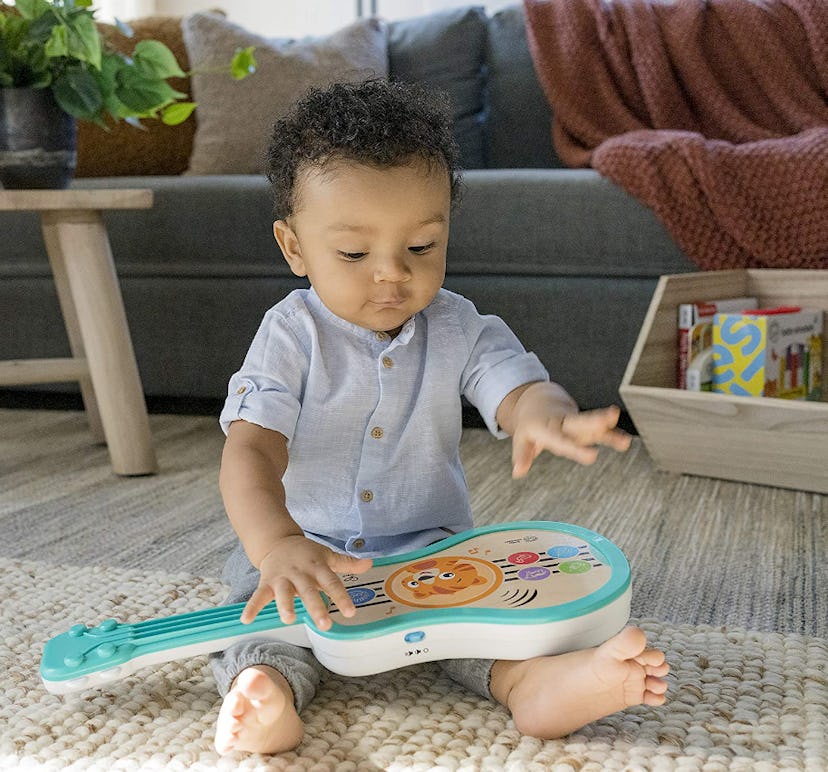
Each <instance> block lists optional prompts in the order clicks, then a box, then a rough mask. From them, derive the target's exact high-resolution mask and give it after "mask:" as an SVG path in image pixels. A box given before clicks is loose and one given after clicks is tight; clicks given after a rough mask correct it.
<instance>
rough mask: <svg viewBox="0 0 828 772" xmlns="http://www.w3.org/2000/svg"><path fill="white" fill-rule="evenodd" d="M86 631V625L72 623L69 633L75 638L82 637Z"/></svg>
mask: <svg viewBox="0 0 828 772" xmlns="http://www.w3.org/2000/svg"><path fill="white" fill-rule="evenodd" d="M85 632H86V625H81V624H77V625H72V626H71V627H70V628H69V635H71V636H72V637H73V638H80V637H81V636H82V635H83V634H84V633H85Z"/></svg>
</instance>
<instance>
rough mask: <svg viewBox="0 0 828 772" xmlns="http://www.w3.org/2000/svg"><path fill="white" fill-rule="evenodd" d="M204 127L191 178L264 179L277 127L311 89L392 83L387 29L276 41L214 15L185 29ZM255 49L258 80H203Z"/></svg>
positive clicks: (366, 23) (191, 20) (192, 20)
mask: <svg viewBox="0 0 828 772" xmlns="http://www.w3.org/2000/svg"><path fill="white" fill-rule="evenodd" d="M183 29H184V42H185V43H186V46H187V54H188V56H189V59H190V65H191V66H192V68H193V69H194V70H196V71H198V70H201V71H202V72H195V73H194V74H193V77H192V81H193V83H192V87H193V95H194V97H195V100H196V102H198V110H197V112H198V126H197V128H196V133H195V138H194V143H193V152H192V155H191V156H190V165H189V169H188V171H189V173H191V174H261V173H262V172H263V171H264V164H265V154H266V150H267V145H268V141H269V138H270V133H271V128H272V125H273V122H274V121H275V120H276V119H277V118H279V117H281V116H282V115H284V114H285V113H286V112H287V111H288V109H289V108H290V106H291V104H292V103H293V102H294V101H295V100H296V99H297V98H298V97H300V96H302V95H303V94H304V93H305V92H306V91H307V90H308V88H310V87H311V86H324V85H326V84H328V83H330V82H332V81H337V80H338V81H342V80H345V81H359V80H364V79H365V78H371V77H386V76H387V75H388V54H387V39H388V38H387V28H386V26H385V24H384V23H382V22H381V21H379V20H376V19H366V20H361V21H358V22H355V23H354V24H351V25H349V26H347V27H345V28H343V29H341V30H339V31H337V32H334V33H333V34H331V35H328V36H325V37H317V38H302V39H296V40H291V39H268V38H263V37H260V36H259V35H255V34H254V33H252V32H248V31H247V30H245V29H243V28H242V27H240V26H238V25H236V24H233V23H232V22H229V21H227V20H226V19H224V18H223V17H221V16H219V15H216V14H214V13H195V14H192V15H191V16H187V17H186V18H185V19H184V22H183ZM248 46H255V48H256V50H255V57H256V60H257V63H258V65H257V72H256V73H255V74H254V75H253V76H252V77H250V78H247V79H246V80H242V81H234V80H233V79H232V78H230V77H228V76H227V75H226V74H224V73H216V72H203V71H204V70H207V69H209V68H211V67H212V68H215V67H216V66H221V65H223V64H225V63H226V62H228V61H229V60H230V58H231V57H232V56H233V53H234V52H235V51H236V49H238V48H247V47H248Z"/></svg>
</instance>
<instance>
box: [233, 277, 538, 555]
mask: <svg viewBox="0 0 828 772" xmlns="http://www.w3.org/2000/svg"><path fill="white" fill-rule="evenodd" d="M547 379H548V375H547V372H546V370H545V369H544V367H543V365H541V363H540V361H539V360H538V358H537V357H536V356H535V355H534V354H531V353H527V352H526V351H525V350H524V348H523V346H522V345H521V344H520V342H519V341H518V339H517V338H516V337H515V335H514V333H512V331H511V330H510V329H509V328H508V327H507V326H506V324H505V323H504V322H503V320H502V319H500V318H498V317H496V316H482V315H480V314H479V313H478V312H477V309H476V308H475V307H474V305H473V304H472V303H471V302H470V301H468V300H466V299H465V298H463V297H461V296H460V295H456V294H454V293H452V292H449V291H448V290H445V289H441V290H440V292H439V293H438V294H437V297H436V298H435V299H434V300H433V301H432V303H431V304H430V305H429V306H428V307H427V308H425V309H424V310H423V311H421V312H420V313H418V314H416V315H415V316H414V317H412V318H411V319H409V320H408V321H407V322H406V323H405V325H404V326H403V328H402V330H401V331H400V333H399V334H398V335H397V336H396V337H395V338H393V339H391V338H390V337H389V336H388V335H387V334H385V333H382V332H374V331H372V330H368V329H365V328H363V327H358V326H357V325H354V324H351V323H350V322H347V321H345V320H344V319H341V318H339V317H338V316H336V315H335V314H333V313H332V312H331V311H329V310H328V309H327V307H326V306H325V305H324V304H323V303H322V301H321V300H320V299H319V296H318V295H317V294H316V292H314V290H313V289H310V290H296V291H294V292H292V293H291V294H290V295H288V296H287V297H286V298H285V299H284V300H283V301H281V302H280V303H278V304H277V305H275V306H274V307H273V308H271V309H270V310H269V311H268V312H267V313H266V314H265V317H264V320H263V321H262V324H261V326H260V327H259V330H258V332H257V333H256V336H255V338H254V339H253V342H252V344H251V346H250V350H249V351H248V353H247V356H246V357H245V360H244V363H243V365H242V367H241V370H239V372H237V373H236V374H235V375H233V377H232V378H231V379H230V385H229V389H228V397H227V401H226V402H225V405H224V409H223V411H222V413H221V419H220V420H221V425H222V428H223V429H224V431H225V432H226V431H227V429H228V427H229V425H230V423H231V422H233V421H236V420H239V419H241V420H244V421H249V422H251V423H254V424H258V425H259V426H263V427H265V428H267V429H273V430H275V431H278V432H280V433H281V434H283V435H284V436H285V437H286V438H287V440H288V454H289V462H288V468H287V471H286V472H285V475H284V478H283V479H284V485H285V491H286V504H287V508H288V511H289V512H290V513H291V516H292V517H293V518H294V520H295V521H296V522H297V523H298V524H299V526H300V527H301V528H302V530H303V531H304V532H305V533H306V535H307V536H308V537H310V538H312V539H315V540H317V541H320V542H322V543H324V544H327V545H329V546H330V547H332V548H333V549H335V550H337V551H339V552H347V553H350V554H352V555H357V556H359V557H378V556H382V555H393V554H399V553H401V552H407V551H409V550H413V549H417V548H420V547H423V546H425V545H427V544H431V543H432V542H434V541H437V540H438V539H441V538H443V537H445V536H446V535H447V532H451V533H457V532H460V531H464V530H467V529H469V528H471V527H472V514H471V506H470V504H469V496H468V490H467V488H466V480H465V476H464V474H463V468H462V466H461V463H460V453H459V447H460V436H461V431H462V403H461V395H463V396H465V397H466V398H467V399H468V400H469V402H471V403H472V404H473V405H474V406H475V407H477V409H478V410H479V411H480V414H481V416H482V417H483V419H484V421H485V422H486V425H487V426H488V428H489V430H490V431H491V432H492V433H493V434H494V435H495V436H497V437H503V436H505V434H504V433H503V432H502V431H501V430H500V429H499V427H498V426H497V421H496V418H495V413H496V411H497V408H498V406H499V405H500V402H501V401H502V400H503V398H504V397H505V396H506V395H507V394H508V393H509V392H510V391H512V389H515V388H517V387H518V386H521V385H522V384H524V383H528V382H531V381H543V380H547Z"/></svg>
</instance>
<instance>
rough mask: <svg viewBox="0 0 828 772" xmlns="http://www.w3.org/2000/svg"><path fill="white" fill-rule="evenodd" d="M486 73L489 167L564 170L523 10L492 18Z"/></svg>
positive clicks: (507, 10)
mask: <svg viewBox="0 0 828 772" xmlns="http://www.w3.org/2000/svg"><path fill="white" fill-rule="evenodd" d="M486 70H487V72H488V92H487V93H488V107H489V120H488V121H487V122H486V130H487V132H486V160H487V162H488V165H489V167H491V168H494V169H517V168H534V169H546V168H549V167H560V166H563V165H564V164H563V162H562V161H561V159H560V158H558V156H557V154H556V153H555V148H554V147H553V145H552V112H551V110H550V107H549V102H547V100H546V97H545V96H544V93H543V90H542V89H541V87H540V83H538V78H537V75H535V65H534V64H533V63H532V56H531V54H530V53H529V41H528V40H527V38H526V19H525V14H524V11H523V6H522V5H513V6H509V7H508V8H504V9H503V10H501V11H498V12H497V13H496V14H494V16H492V17H491V19H489V34H488V45H487V47H486ZM517 137H520V141H516V138H517Z"/></svg>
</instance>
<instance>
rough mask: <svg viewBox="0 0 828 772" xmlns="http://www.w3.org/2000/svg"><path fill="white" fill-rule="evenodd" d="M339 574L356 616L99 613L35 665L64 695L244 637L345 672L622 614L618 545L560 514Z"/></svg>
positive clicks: (541, 639)
mask: <svg viewBox="0 0 828 772" xmlns="http://www.w3.org/2000/svg"><path fill="white" fill-rule="evenodd" d="M342 579H343V582H344V584H345V587H346V589H347V591H348V594H349V595H350V596H351V598H352V599H353V602H354V605H355V606H356V607H357V613H356V615H355V616H353V617H351V618H350V619H348V618H346V617H344V616H343V615H342V614H341V613H339V612H338V609H337V608H336V606H335V605H334V604H331V605H330V606H329V613H330V614H331V618H332V619H333V620H334V624H333V625H332V627H331V629H329V630H326V631H324V632H323V631H321V630H319V629H318V628H317V627H316V626H315V625H314V623H313V621H312V620H311V619H310V617H309V616H308V615H307V614H306V613H305V609H304V607H303V606H302V604H301V602H300V601H298V600H297V601H296V621H295V623H293V624H291V625H285V624H283V623H282V622H281V621H280V619H279V615H278V612H277V610H276V604H275V603H273V602H271V603H269V604H268V605H267V607H266V608H265V609H264V610H263V611H261V612H260V613H259V615H258V616H257V617H256V619H255V620H254V621H253V622H251V623H250V624H247V625H243V624H241V623H240V622H239V617H240V615H241V612H242V609H243V608H244V605H245V604H244V603H238V604H234V605H231V606H219V607H217V608H211V609H207V610H204V611H195V612H192V613H187V614H178V615H175V616H170V617H162V618H158V619H151V620H147V621H144V622H137V623H133V624H126V623H120V622H116V621H115V620H114V619H107V620H105V621H103V622H101V623H100V624H99V625H97V626H96V627H87V626H86V625H83V624H76V625H73V626H72V627H71V628H70V629H69V631H68V632H65V633H63V634H61V635H58V636H56V637H55V638H52V639H51V640H50V641H48V642H47V643H46V645H45V647H44V649H43V658H42V661H41V665H40V674H41V677H42V679H43V683H44V685H45V686H46V689H48V690H49V691H50V692H52V693H54V694H67V693H70V692H74V691H79V690H81V689H87V688H91V687H98V686H101V685H103V684H106V683H110V682H112V681H116V680H119V679H121V678H124V677H126V676H128V675H130V674H132V673H134V672H135V671H136V670H138V669H139V668H142V667H145V666H146V665H152V664H160V663H162V662H168V661H170V660H173V659H180V658H182V657H190V656H195V655H198V654H206V653H209V652H213V651H221V650H222V649H225V648H227V647H228V646H229V645H231V644H233V643H236V642H238V641H242V640H245V639H250V638H273V639H277V640H282V641H287V642H289V643H293V644H297V645H299V646H306V647H310V648H311V649H312V650H313V653H314V655H315V656H316V657H317V659H318V660H319V661H320V662H321V663H322V664H323V665H324V666H325V667H327V668H328V669H329V670H332V671H334V672H336V673H339V674H341V675H347V676H360V675H369V674H372V673H379V672H382V671H384V670H391V669H393V668H398V667H403V666H405V665H410V664H412V663H414V662H427V661H430V660H435V659H447V658H455V657H458V658H474V657H483V658H494V659H528V658H529V657H536V656H541V655H546V654H560V653H562V652H565V651H571V650H573V649H580V648H585V647H589V646H596V645H598V644H599V643H602V642H603V641H605V640H606V639H607V638H609V637H611V636H612V635H614V634H615V633H616V632H618V631H619V630H620V629H621V628H622V627H623V626H624V625H625V624H626V622H627V619H628V618H629V614H630V567H629V564H628V563H627V560H626V558H625V557H624V555H623V553H622V552H621V551H620V550H619V549H618V547H616V546H615V545H614V544H613V543H612V542H610V541H608V540H607V539H605V538H604V537H602V536H599V535H598V534H597V533H594V532H593V531H589V530H587V529H585V528H580V527H578V526H575V525H567V524H565V523H553V522H541V521H538V522H522V523H508V524H503V525H492V526H486V527H483V528H475V529H472V530H470V531H466V532H465V533H462V534H458V535H456V536H451V537H449V538H447V539H444V540H442V541H440V542H437V543H436V544H432V545H431V546H429V547H426V548H425V549H422V550H417V551H415V552H409V553H407V554H405V555H397V556H395V557H393V558H380V559H378V560H375V561H374V565H373V566H372V567H371V568H370V569H369V570H368V571H366V572H364V573H362V574H360V575H359V576H357V575H354V574H348V575H344V576H343V577H342Z"/></svg>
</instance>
